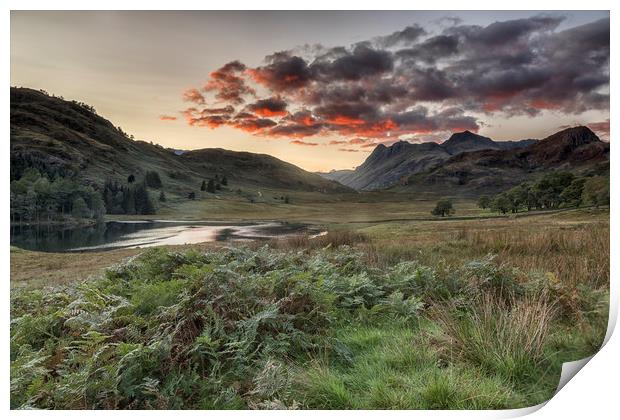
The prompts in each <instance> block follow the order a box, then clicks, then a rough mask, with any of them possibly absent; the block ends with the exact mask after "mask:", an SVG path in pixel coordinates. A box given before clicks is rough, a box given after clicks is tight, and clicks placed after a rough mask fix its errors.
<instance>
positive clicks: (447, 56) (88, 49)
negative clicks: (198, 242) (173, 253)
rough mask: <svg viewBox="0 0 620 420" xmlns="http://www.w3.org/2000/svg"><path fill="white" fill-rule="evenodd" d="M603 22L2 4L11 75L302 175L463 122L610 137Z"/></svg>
mask: <svg viewBox="0 0 620 420" xmlns="http://www.w3.org/2000/svg"><path fill="white" fill-rule="evenodd" d="M608 16H609V13H608V12H546V13H544V14H541V13H539V12H445V11H441V12H60V11H54V12H12V13H11V37H12V41H11V85H17V86H24V87H32V88H36V89H44V90H46V91H48V92H50V93H53V94H55V95H62V96H64V97H65V98H67V99H75V100H79V101H84V102H86V103H88V104H90V105H93V106H94V107H95V109H97V111H98V113H99V114H100V115H102V116H103V117H105V118H107V119H109V120H110V121H112V122H113V123H114V124H115V125H120V126H122V127H123V129H124V130H125V131H127V132H128V133H130V134H133V135H135V137H136V138H137V139H140V140H146V141H153V142H155V143H159V144H161V145H163V146H166V147H172V148H176V149H196V148H207V147H221V148H225V149H230V150H246V151H251V152H256V153H267V154H271V155H274V156H276V157H278V158H280V159H283V160H285V161H289V162H291V163H294V164H296V165H298V166H301V167H302V168H304V169H308V170H312V171H317V170H322V171H326V170H330V169H348V168H352V167H355V166H358V165H359V164H361V163H362V162H363V160H364V159H365V158H366V157H367V156H368V153H369V152H370V151H372V149H373V148H374V147H375V146H376V145H377V144H380V143H383V144H391V143H393V142H395V141H398V140H407V141H412V142H420V141H438V142H440V141H443V140H445V139H447V138H448V137H449V133H451V132H453V131H462V130H465V129H468V130H470V131H474V132H478V133H479V134H481V135H485V136H488V137H491V138H493V139H494V140H519V139H523V138H543V137H545V136H547V135H550V134H552V133H553V132H555V131H558V130H559V129H561V128H562V127H565V126H570V125H576V124H584V125H588V126H590V128H592V129H593V130H594V131H595V132H596V133H597V134H598V135H599V137H601V138H602V139H605V140H609V18H608ZM69 22H71V23H69ZM43 34H44V35H43ZM76 34H79V36H76ZM567 63H568V64H567Z"/></svg>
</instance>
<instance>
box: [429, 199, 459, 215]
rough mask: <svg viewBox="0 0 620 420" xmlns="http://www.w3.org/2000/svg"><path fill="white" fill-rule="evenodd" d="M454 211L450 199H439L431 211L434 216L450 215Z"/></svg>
mask: <svg viewBox="0 0 620 420" xmlns="http://www.w3.org/2000/svg"><path fill="white" fill-rule="evenodd" d="M452 213H454V209H453V207H452V202H451V201H450V200H446V199H444V200H439V201H438V202H437V205H436V206H435V208H434V209H433V210H432V211H431V214H432V215H433V216H441V217H444V216H449V215H450V214H452Z"/></svg>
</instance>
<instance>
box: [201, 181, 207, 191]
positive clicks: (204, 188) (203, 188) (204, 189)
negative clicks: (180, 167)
mask: <svg viewBox="0 0 620 420" xmlns="http://www.w3.org/2000/svg"><path fill="white" fill-rule="evenodd" d="M206 190H207V183H206V182H205V180H204V179H203V180H202V184H201V185H200V191H206Z"/></svg>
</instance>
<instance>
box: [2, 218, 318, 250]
mask: <svg viewBox="0 0 620 420" xmlns="http://www.w3.org/2000/svg"><path fill="white" fill-rule="evenodd" d="M304 233H308V234H317V233H319V231H318V230H316V228H312V227H309V226H308V225H304V224H295V223H281V222H260V223H226V222H207V221H204V222H194V221H164V220H155V221H131V222H129V221H128V222H125V221H123V222H120V221H117V222H106V223H100V224H98V225H94V226H85V227H74V228H66V227H58V226H11V245H14V246H17V247H19V248H23V249H28V250H31V251H43V252H69V251H102V250H109V249H119V248H137V247H150V246H158V245H183V244H195V243H200V242H221V241H230V240H258V239H270V238H277V237H284V236H290V235H298V234H304Z"/></svg>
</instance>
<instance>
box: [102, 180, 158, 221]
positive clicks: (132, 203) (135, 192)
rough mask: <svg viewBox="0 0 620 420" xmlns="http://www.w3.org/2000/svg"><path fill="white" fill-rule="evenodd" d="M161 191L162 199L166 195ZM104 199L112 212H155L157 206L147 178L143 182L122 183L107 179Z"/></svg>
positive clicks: (108, 210)
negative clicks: (148, 186)
mask: <svg viewBox="0 0 620 420" xmlns="http://www.w3.org/2000/svg"><path fill="white" fill-rule="evenodd" d="M162 193H163V191H162V192H161V193H160V196H159V199H160V201H165V200H166V198H165V195H163V200H162ZM103 201H104V203H105V208H106V209H107V212H108V213H110V214H155V213H156V211H157V208H156V206H155V203H154V202H153V199H152V198H151V196H150V194H149V191H148V188H147V182H146V179H145V180H144V181H142V182H137V183H134V182H131V183H129V185H122V184H120V183H119V182H118V181H111V180H108V181H106V183H105V185H104V186H103Z"/></svg>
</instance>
